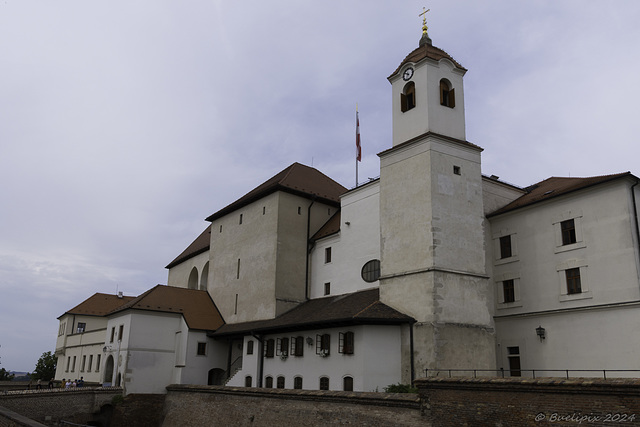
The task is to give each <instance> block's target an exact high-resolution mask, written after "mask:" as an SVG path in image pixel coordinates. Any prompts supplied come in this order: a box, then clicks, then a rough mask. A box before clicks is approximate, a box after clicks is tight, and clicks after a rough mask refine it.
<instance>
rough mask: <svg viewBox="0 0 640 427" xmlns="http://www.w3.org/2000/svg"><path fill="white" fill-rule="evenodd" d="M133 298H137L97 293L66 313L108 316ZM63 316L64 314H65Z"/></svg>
mask: <svg viewBox="0 0 640 427" xmlns="http://www.w3.org/2000/svg"><path fill="white" fill-rule="evenodd" d="M133 299H135V297H125V296H123V297H122V298H119V297H118V295H111V294H101V293H96V294H93V295H92V296H90V297H89V298H87V299H86V300H84V301H82V302H81V303H80V304H78V305H76V306H75V307H73V308H72V309H71V310H69V311H67V312H66V313H65V314H78V315H83V316H106V315H107V314H109V313H110V312H111V311H113V310H115V309H116V308H118V307H120V306H122V305H124V304H126V303H128V302H129V301H131V300H133ZM62 316H64V314H63V315H62ZM62 316H60V317H62ZM60 317H58V319H59V318H60Z"/></svg>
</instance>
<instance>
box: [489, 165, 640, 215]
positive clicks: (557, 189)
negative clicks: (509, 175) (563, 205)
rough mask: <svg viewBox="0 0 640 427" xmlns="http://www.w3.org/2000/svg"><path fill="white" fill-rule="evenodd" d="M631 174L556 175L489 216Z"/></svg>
mask: <svg viewBox="0 0 640 427" xmlns="http://www.w3.org/2000/svg"><path fill="white" fill-rule="evenodd" d="M631 176H633V175H631V172H623V173H618V174H614V175H602V176H592V177H588V178H563V177H555V176H554V177H551V178H547V179H545V180H544V181H540V182H539V183H537V184H534V185H531V186H529V187H527V188H526V190H527V193H526V194H524V195H523V196H520V197H518V198H517V199H516V200H514V201H513V202H511V203H509V204H508V205H506V206H503V207H502V208H500V209H498V210H497V211H495V212H492V213H490V214H488V215H487V217H492V216H496V215H500V214H503V213H505V212H509V211H512V210H515V209H519V208H522V207H524V206H529V205H532V204H534V203H538V202H542V201H545V200H549V199H551V198H554V197H558V196H561V195H564V194H568V193H571V192H573V191H577V190H581V189H583V188H587V187H591V186H593V185H598V184H602V183H605V182H608V181H612V180H614V179H618V178H622V177H631Z"/></svg>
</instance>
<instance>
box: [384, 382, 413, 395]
mask: <svg viewBox="0 0 640 427" xmlns="http://www.w3.org/2000/svg"><path fill="white" fill-rule="evenodd" d="M384 392H385V393H417V392H418V389H417V388H416V387H411V384H400V383H398V384H391V385H389V386H387V387H385V388H384Z"/></svg>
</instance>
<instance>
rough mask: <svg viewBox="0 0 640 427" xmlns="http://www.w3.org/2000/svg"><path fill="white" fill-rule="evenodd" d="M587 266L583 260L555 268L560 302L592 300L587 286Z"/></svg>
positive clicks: (570, 261) (573, 260) (576, 260)
mask: <svg viewBox="0 0 640 427" xmlns="http://www.w3.org/2000/svg"><path fill="white" fill-rule="evenodd" d="M587 267H588V265H587V263H586V261H585V260H582V259H572V260H568V261H565V262H563V263H562V264H560V265H558V266H557V270H558V280H559V283H560V297H559V298H560V301H572V300H579V299H587V298H592V293H591V290H590V289H589V286H588V280H587V279H588V276H587V273H588V268H587Z"/></svg>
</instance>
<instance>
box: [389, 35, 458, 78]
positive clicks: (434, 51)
mask: <svg viewBox="0 0 640 427" xmlns="http://www.w3.org/2000/svg"><path fill="white" fill-rule="evenodd" d="M425 58H429V59H433V60H434V61H440V60H441V59H448V60H449V61H451V62H453V64H454V65H455V66H456V68H458V69H460V70H462V71H465V72H466V71H467V69H466V68H464V67H463V66H462V65H460V63H459V62H458V61H456V60H455V59H453V57H452V56H451V55H449V54H448V53H447V52H445V51H444V50H442V49H440V48H437V47H435V46H432V45H431V44H426V43H425V44H423V45H422V46H420V47H418V48H417V49H416V50H414V51H413V52H411V53H410V54H409V55H407V57H406V58H404V60H403V61H402V62H401V63H400V65H398V68H396V70H395V71H394V72H393V73H391V75H390V76H389V77H387V79H390V78H392V77H393V76H395V75H396V74H398V72H399V71H400V69H401V68H402V67H403V66H404V64H406V63H407V62H413V63H414V64H415V63H418V62H420V61H422V60H423V59H425Z"/></svg>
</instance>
